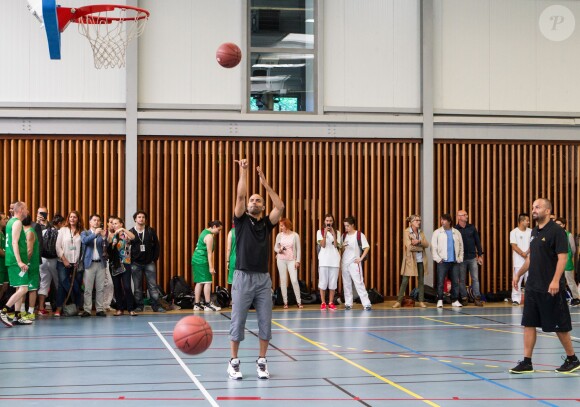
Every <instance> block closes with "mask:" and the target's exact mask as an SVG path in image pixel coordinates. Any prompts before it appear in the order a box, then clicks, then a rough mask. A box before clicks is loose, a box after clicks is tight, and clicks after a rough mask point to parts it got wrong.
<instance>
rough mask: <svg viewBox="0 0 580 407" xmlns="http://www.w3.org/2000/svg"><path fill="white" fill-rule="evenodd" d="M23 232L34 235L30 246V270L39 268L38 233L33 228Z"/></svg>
mask: <svg viewBox="0 0 580 407" xmlns="http://www.w3.org/2000/svg"><path fill="white" fill-rule="evenodd" d="M25 233H32V234H33V235H34V246H33V248H32V257H31V258H30V261H29V266H30V268H31V269H32V270H38V269H40V253H39V252H40V248H39V244H38V235H37V234H36V230H34V228H29V229H28V230H27V231H25Z"/></svg>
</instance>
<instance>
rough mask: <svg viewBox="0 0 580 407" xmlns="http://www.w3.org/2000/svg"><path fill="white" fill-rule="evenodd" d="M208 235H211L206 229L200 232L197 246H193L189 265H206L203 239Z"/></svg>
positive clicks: (205, 248)
mask: <svg viewBox="0 0 580 407" xmlns="http://www.w3.org/2000/svg"><path fill="white" fill-rule="evenodd" d="M209 234H211V232H210V231H209V230H207V229H204V230H203V232H201V234H200V235H199V239H197V245H196V246H195V251H194V252H193V256H192V257H191V264H194V263H195V264H208V260H207V246H206V244H205V242H204V240H203V239H205V237H206V236H207V235H209ZM214 244H215V241H214Z"/></svg>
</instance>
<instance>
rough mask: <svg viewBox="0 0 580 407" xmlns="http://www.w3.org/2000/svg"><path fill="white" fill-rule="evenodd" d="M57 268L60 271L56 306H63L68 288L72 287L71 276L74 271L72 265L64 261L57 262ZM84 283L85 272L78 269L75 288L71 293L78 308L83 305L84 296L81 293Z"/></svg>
mask: <svg viewBox="0 0 580 407" xmlns="http://www.w3.org/2000/svg"><path fill="white" fill-rule="evenodd" d="M56 270H57V271H58V283H59V284H58V291H57V295H56V307H57V308H62V306H63V303H64V300H65V298H66V295H67V294H68V290H69V289H70V283H71V277H72V273H73V268H72V265H71V267H69V268H66V267H65V266H64V263H63V262H62V261H57V262H56ZM82 284H83V272H82V271H81V272H80V273H79V272H78V271H77V274H76V276H75V281H74V282H73V289H72V293H71V298H72V299H73V300H74V302H75V304H76V305H77V307H78V309H79V310H80V309H81V308H82V305H83V296H82V295H81V285H82Z"/></svg>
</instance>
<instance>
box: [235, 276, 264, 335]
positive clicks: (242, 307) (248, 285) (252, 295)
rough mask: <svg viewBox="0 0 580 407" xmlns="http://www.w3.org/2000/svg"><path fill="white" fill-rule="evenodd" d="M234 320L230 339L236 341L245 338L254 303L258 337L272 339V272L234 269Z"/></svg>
mask: <svg viewBox="0 0 580 407" xmlns="http://www.w3.org/2000/svg"><path fill="white" fill-rule="evenodd" d="M232 304H233V305H232V320H231V322H230V339H231V340H232V341H234V342H241V341H243V340H244V333H245V327H246V318H247V317H248V310H249V309H250V306H251V305H252V304H254V308H256V316H257V318H258V331H259V332H258V337H259V338H260V339H262V340H265V341H269V340H270V339H272V280H271V279H270V274H265V273H246V272H244V271H240V270H235V271H234V284H233V285H232Z"/></svg>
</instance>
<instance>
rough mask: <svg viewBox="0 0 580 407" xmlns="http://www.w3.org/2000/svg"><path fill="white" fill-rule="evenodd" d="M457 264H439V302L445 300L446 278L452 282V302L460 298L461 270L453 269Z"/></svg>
mask: <svg viewBox="0 0 580 407" xmlns="http://www.w3.org/2000/svg"><path fill="white" fill-rule="evenodd" d="M455 264H456V263H445V262H442V263H437V300H442V299H443V284H444V283H445V277H449V279H450V280H451V301H453V302H455V301H457V298H458V297H459V269H458V268H457V267H453V266H454V265H455Z"/></svg>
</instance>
